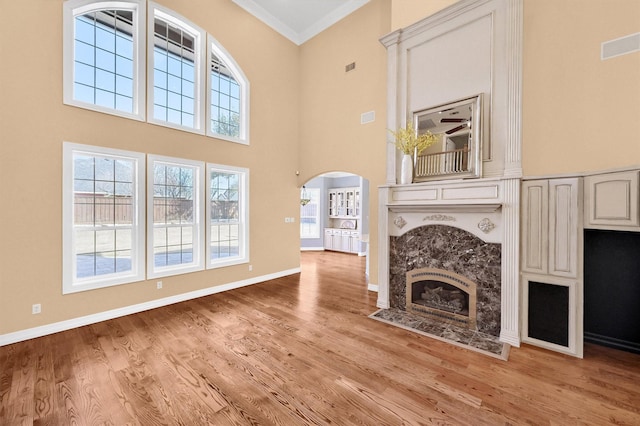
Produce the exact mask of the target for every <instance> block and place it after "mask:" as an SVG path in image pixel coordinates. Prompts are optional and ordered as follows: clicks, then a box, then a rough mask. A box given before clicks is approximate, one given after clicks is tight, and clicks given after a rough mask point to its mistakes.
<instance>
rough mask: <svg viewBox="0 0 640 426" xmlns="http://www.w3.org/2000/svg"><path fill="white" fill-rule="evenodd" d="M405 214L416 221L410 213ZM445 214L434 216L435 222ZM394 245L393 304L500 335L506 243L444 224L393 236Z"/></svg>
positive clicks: (460, 217)
mask: <svg viewBox="0 0 640 426" xmlns="http://www.w3.org/2000/svg"><path fill="white" fill-rule="evenodd" d="M421 216H422V217H424V215H421ZM464 216H465V214H463V213H459V214H456V217H457V219H456V221H455V222H456V223H457V224H458V225H461V226H463V223H464V222H465V220H464ZM466 216H468V218H469V219H470V218H471V217H473V216H477V215H474V214H466ZM403 217H406V218H407V219H410V216H409V214H404V215H403ZM442 217H445V216H442ZM442 217H441V216H438V217H437V218H434V217H432V216H430V220H435V219H438V220H442ZM446 217H453V216H446ZM477 217H480V216H477ZM494 220H496V221H497V217H494ZM476 223H477V222H476ZM476 229H477V227H476ZM480 233H482V232H480ZM389 243H390V244H389V302H390V307H391V308H397V309H401V310H404V311H407V312H411V313H414V314H417V315H421V316H422V317H428V318H430V320H431V321H432V322H441V323H442V322H445V323H449V324H453V325H456V326H457V327H460V328H465V329H471V330H477V331H479V332H482V333H485V334H488V335H492V336H496V337H498V336H499V335H500V322H501V306H500V304H501V302H500V299H501V291H500V289H501V264H502V262H501V257H502V248H501V244H499V243H491V242H487V241H484V240H483V239H482V238H479V237H478V236H476V235H474V234H473V233H471V232H469V231H467V230H465V229H462V228H459V227H455V226H449V225H440V224H430V225H423V226H419V227H416V228H414V229H411V230H409V231H407V232H405V233H403V234H401V235H398V236H395V235H392V236H391V237H390V241H389ZM425 287H426V289H425Z"/></svg>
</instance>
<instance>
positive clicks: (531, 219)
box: [521, 177, 583, 357]
mask: <svg viewBox="0 0 640 426" xmlns="http://www.w3.org/2000/svg"><path fill="white" fill-rule="evenodd" d="M582 185H583V181H582V178H580V177H576V178H566V179H538V180H525V181H523V182H522V193H521V203H522V226H521V229H522V235H521V243H522V253H521V255H522V257H521V270H522V309H521V312H522V314H523V318H522V341H523V342H526V343H530V344H533V345H537V346H542V347H545V348H547V349H552V350H556V351H559V352H563V353H567V354H570V355H573V356H577V357H582V339H583V332H582V329H583V327H582V316H583V313H582V309H583V308H582V306H583V277H582V253H583V247H582V239H583V224H582V213H583V207H582V205H583V203H582V200H583V194H582V193H583V186H582ZM554 286H560V287H555V288H554ZM530 291H532V292H533V291H535V292H536V296H535V298H537V297H539V296H538V295H540V294H542V295H544V294H545V292H546V293H548V294H554V293H558V294H560V295H561V297H562V298H563V300H566V303H564V302H561V303H560V304H559V305H556V306H554V307H550V306H538V305H535V306H532V305H531V304H532V303H539V300H542V299H537V301H535V302H534V299H535V298H534V297H531V298H530V294H529V292H530ZM562 303H564V305H563V304H562ZM530 308H531V309H533V310H535V311H532V314H538V313H539V312H541V310H544V309H552V310H554V309H555V310H556V312H555V313H554V315H556V316H558V315H559V316H560V317H561V321H558V322H559V323H563V324H565V326H566V327H567V336H566V339H565V338H560V339H559V340H561V341H562V342H558V341H556V342H549V341H546V340H544V337H541V336H543V335H545V332H544V328H545V324H544V321H545V319H544V318H542V319H540V317H536V318H535V319H534V317H533V316H530ZM549 315H551V313H550V314H549ZM530 321H531V324H530ZM534 322H536V324H535V325H534V324H533V323H534ZM551 325H552V324H551ZM551 325H550V326H551ZM550 328H553V327H550ZM534 329H535V332H532V330H534ZM541 329H542V331H541ZM553 331H554V330H550V332H552V333H553ZM536 333H539V334H538V335H536ZM551 340H553V339H551Z"/></svg>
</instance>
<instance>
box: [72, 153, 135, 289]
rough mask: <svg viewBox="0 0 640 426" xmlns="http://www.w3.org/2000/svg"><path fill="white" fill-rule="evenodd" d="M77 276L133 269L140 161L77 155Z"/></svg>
mask: <svg viewBox="0 0 640 426" xmlns="http://www.w3.org/2000/svg"><path fill="white" fill-rule="evenodd" d="M73 163H74V168H73V186H74V217H73V220H74V236H73V238H74V247H75V256H76V277H77V278H87V277H92V276H97V275H105V274H113V273H117V272H125V271H130V270H131V256H132V244H131V241H132V232H133V230H132V229H133V224H134V199H133V197H134V192H133V191H134V169H135V162H134V161H133V160H128V159H120V158H110V157H107V156H97V155H83V154H78V153H76V154H74V156H73Z"/></svg>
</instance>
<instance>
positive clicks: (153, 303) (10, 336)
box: [0, 268, 300, 346]
mask: <svg viewBox="0 0 640 426" xmlns="http://www.w3.org/2000/svg"><path fill="white" fill-rule="evenodd" d="M299 272H300V268H293V269H288V270H286V271H280V272H275V273H273V274H267V275H262V276H259V277H254V278H249V279H246V280H241V281H236V282H232V283H228V284H222V285H218V286H215V287H209V288H203V289H201V290H195V291H191V292H188V293H182V294H177V295H175V296H170V297H165V298H162V299H156V300H150V301H148V302H144V303H138V304H136V305H130V306H125V307H123V308H117V309H112V310H110V311H104V312H99V313H97V314H91V315H86V316H83V317H78V318H73V319H69V320H65V321H60V322H55V323H52V324H47V325H42V326H39V327H33V328H28V329H26V330H20V331H15V332H13V333H7V334H2V335H0V346H5V345H10V344H12V343H17V342H22V341H24V340H29V339H34V338H36V337H42V336H46V335H48V334H53V333H58V332H60V331H65V330H71V329H72V328H77V327H82V326H85V325H89V324H95V323H97V322H101V321H107V320H110V319H113V318H118V317H123V316H125V315H131V314H135V313H138V312H143V311H148V310H149V309H155V308H160V307H162V306H167V305H172V304H174V303H178V302H184V301H187V300H191V299H197V298H198V297H204V296H209V295H212V294H215V293H221V292H223V291H228V290H233V289H236V288H240V287H245V286H248V285H252V284H258V283H261V282H264V281H269V280H273V279H276V278H280V277H285V276H287V275H293V274H297V273H299Z"/></svg>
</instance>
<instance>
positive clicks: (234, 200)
mask: <svg viewBox="0 0 640 426" xmlns="http://www.w3.org/2000/svg"><path fill="white" fill-rule="evenodd" d="M209 179H210V186H209V188H210V194H209V202H210V218H209V219H210V227H211V228H210V231H211V232H210V241H209V244H210V246H211V251H210V259H211V260H215V259H220V258H225V257H232V256H238V255H239V254H240V250H239V248H240V246H239V242H240V235H239V234H240V204H239V200H240V174H239V173H231V172H222V171H217V170H211V171H210V174H209Z"/></svg>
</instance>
